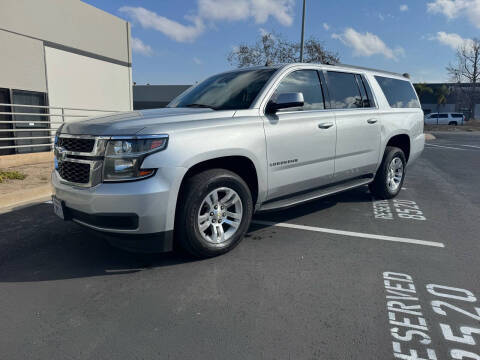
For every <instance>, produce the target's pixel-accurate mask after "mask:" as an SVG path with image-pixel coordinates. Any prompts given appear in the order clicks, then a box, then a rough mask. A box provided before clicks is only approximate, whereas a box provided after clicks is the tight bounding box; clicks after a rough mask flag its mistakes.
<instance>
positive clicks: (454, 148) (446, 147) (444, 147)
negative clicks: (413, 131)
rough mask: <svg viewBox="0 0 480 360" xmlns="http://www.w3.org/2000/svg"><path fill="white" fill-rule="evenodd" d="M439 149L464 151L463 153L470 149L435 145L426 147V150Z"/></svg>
mask: <svg viewBox="0 0 480 360" xmlns="http://www.w3.org/2000/svg"><path fill="white" fill-rule="evenodd" d="M431 146H433V147H438V148H443V149H452V150H463V151H468V150H470V149H462V148H456V147H451V146H444V145H434V144H425V147H426V148H429V147H431Z"/></svg>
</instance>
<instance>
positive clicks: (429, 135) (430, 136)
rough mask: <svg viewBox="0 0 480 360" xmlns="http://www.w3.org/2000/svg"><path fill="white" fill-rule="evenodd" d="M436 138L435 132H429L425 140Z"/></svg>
mask: <svg viewBox="0 0 480 360" xmlns="http://www.w3.org/2000/svg"><path fill="white" fill-rule="evenodd" d="M435 139H436V137H435V135H433V134H428V133H426V134H425V140H426V141H429V140H435Z"/></svg>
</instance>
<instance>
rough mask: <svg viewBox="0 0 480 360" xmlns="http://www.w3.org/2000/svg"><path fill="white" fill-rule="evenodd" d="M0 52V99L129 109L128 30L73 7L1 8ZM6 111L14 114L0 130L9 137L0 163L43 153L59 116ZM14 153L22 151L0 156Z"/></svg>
mask: <svg viewBox="0 0 480 360" xmlns="http://www.w3.org/2000/svg"><path fill="white" fill-rule="evenodd" d="M0 49H1V50H0V95H1V97H2V99H7V100H8V101H9V102H11V103H15V104H23V105H49V106H51V107H61V108H69V107H71V108H80V109H96V110H104V111H110V112H111V111H128V110H132V109H133V94H132V67H131V45H130V25H129V24H128V23H127V22H126V21H124V20H122V19H120V18H118V17H116V16H113V15H111V14H108V13H106V12H104V11H101V10H99V9H96V8H95V7H93V6H91V5H88V4H86V3H84V2H82V1H79V0H0ZM6 109H7V110H4V112H7V111H8V112H9V111H10V110H13V111H14V112H16V113H17V114H15V115H14V116H12V115H9V114H6V115H3V118H2V120H3V121H11V123H4V124H3V125H2V126H0V128H1V129H0V130H2V129H3V131H0V135H1V136H0V137H3V138H7V137H8V140H4V141H1V142H0V147H2V149H0V155H2V154H10V153H12V152H32V151H46V150H48V149H49V147H48V146H43V145H44V144H47V143H49V141H50V140H49V138H48V136H49V135H50V134H51V130H55V129H56V128H57V127H58V126H59V122H61V121H62V117H61V116H55V115H60V114H62V110H59V109H49V110H48V111H47V110H45V109H42V108H32V107H29V108H24V107H18V106H16V107H6ZM19 112H29V113H34V114H35V115H18V113H19ZM48 113H50V114H53V116H45V114H48ZM63 113H64V114H66V115H70V116H67V117H66V121H70V120H73V119H75V120H78V119H81V118H80V117H75V118H74V117H73V116H72V115H88V116H95V115H99V114H102V115H104V114H106V112H100V111H87V110H84V111H77V110H67V109H66V110H65V111H64V112H63ZM49 118H50V120H51V121H52V123H50V124H48V123H46V121H47V120H49ZM21 121H23V122H21ZM43 129H45V131H43ZM40 136H43V139H42V138H39V137H40ZM25 137H29V139H24V138H25ZM30 137H36V138H35V139H30ZM18 138H22V139H18ZM10 139H11V140H10ZM14 145H15V146H19V145H21V146H23V147H22V148H20V147H17V148H15V149H13V148H8V149H6V148H5V147H7V146H8V147H11V146H14ZM30 145H37V147H35V146H30Z"/></svg>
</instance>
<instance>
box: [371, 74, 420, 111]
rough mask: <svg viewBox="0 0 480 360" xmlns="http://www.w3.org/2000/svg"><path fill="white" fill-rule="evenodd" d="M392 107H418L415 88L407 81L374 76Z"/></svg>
mask: <svg viewBox="0 0 480 360" xmlns="http://www.w3.org/2000/svg"><path fill="white" fill-rule="evenodd" d="M375 79H376V80H377V82H378V84H379V85H380V87H381V88H382V91H383V93H384V94H385V97H386V98H387V100H388V103H389V104H390V107H392V108H419V107H420V103H419V101H418V98H417V95H416V94H415V90H414V89H413V86H412V84H410V82H409V81H405V80H398V79H392V78H387V77H383V76H375Z"/></svg>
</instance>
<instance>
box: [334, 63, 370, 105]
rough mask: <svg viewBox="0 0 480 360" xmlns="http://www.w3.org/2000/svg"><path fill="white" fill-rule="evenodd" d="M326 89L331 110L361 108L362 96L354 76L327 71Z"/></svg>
mask: <svg viewBox="0 0 480 360" xmlns="http://www.w3.org/2000/svg"><path fill="white" fill-rule="evenodd" d="M327 73H328V89H329V91H330V99H331V103H332V108H333V109H353V108H361V107H363V100H362V94H361V93H360V89H359V88H358V84H357V80H356V79H355V74H349V73H342V72H336V71H328V72H327Z"/></svg>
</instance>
